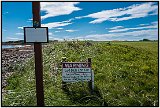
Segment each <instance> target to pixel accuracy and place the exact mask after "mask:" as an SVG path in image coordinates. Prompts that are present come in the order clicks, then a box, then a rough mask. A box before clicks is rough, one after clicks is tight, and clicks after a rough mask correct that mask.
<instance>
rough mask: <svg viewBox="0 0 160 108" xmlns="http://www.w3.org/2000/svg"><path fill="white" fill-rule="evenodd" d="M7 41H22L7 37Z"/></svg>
mask: <svg viewBox="0 0 160 108" xmlns="http://www.w3.org/2000/svg"><path fill="white" fill-rule="evenodd" d="M6 40H7V41H15V40H20V39H19V38H14V37H6Z"/></svg>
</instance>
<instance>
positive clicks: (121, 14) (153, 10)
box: [77, 2, 158, 24]
mask: <svg viewBox="0 0 160 108" xmlns="http://www.w3.org/2000/svg"><path fill="white" fill-rule="evenodd" d="M157 11H158V6H157V5H155V4H154V3H152V2H148V3H143V4H136V5H132V6H129V7H126V8H118V9H113V10H103V11H101V12H97V13H93V14H89V15H87V16H81V17H77V18H78V19H80V18H84V17H90V18H95V20H93V21H91V22H89V23H92V24H95V23H102V22H104V21H107V20H108V21H124V20H129V19H133V18H142V17H147V16H149V15H157V13H158V12H157Z"/></svg>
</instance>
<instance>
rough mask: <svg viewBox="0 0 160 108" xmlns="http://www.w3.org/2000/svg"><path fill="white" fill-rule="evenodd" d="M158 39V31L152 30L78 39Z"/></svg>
mask: <svg viewBox="0 0 160 108" xmlns="http://www.w3.org/2000/svg"><path fill="white" fill-rule="evenodd" d="M143 38H147V39H158V29H152V30H137V31H131V32H121V33H107V34H91V35H86V36H80V37H77V39H80V40H84V39H85V40H94V41H106V40H141V39H143Z"/></svg>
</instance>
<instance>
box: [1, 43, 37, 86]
mask: <svg viewBox="0 0 160 108" xmlns="http://www.w3.org/2000/svg"><path fill="white" fill-rule="evenodd" d="M33 54H34V51H33V46H27V47H21V48H7V49H2V56H1V57H2V61H1V64H2V68H1V69H2V71H1V72H2V73H1V75H2V83H1V84H2V89H3V88H4V87H5V86H6V85H7V81H6V80H7V78H8V77H9V76H11V75H12V73H13V72H14V68H15V66H16V65H17V64H21V65H23V64H24V63H25V62H26V59H29V58H31V57H32V56H33Z"/></svg>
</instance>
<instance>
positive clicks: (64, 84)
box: [62, 57, 66, 89]
mask: <svg viewBox="0 0 160 108" xmlns="http://www.w3.org/2000/svg"><path fill="white" fill-rule="evenodd" d="M63 62H66V57H62V68H63ZM62 72H63V70H62ZM65 88H66V82H64V81H62V89H65Z"/></svg>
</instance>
